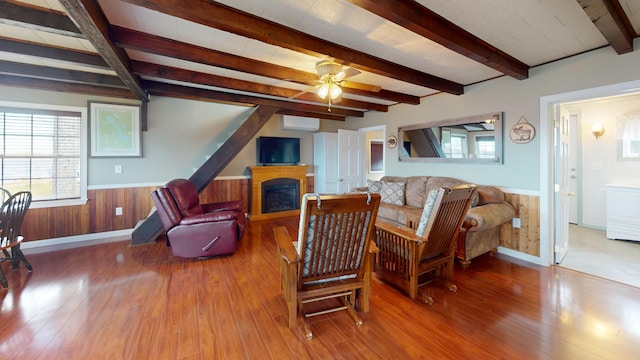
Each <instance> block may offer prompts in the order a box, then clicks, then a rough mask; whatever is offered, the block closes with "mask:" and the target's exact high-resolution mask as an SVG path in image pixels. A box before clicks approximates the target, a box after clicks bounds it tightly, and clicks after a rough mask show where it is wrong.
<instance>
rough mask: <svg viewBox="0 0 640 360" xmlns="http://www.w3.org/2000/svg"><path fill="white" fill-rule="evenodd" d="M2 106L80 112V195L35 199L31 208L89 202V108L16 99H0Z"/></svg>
mask: <svg viewBox="0 0 640 360" xmlns="http://www.w3.org/2000/svg"><path fill="white" fill-rule="evenodd" d="M0 106H2V107H14V108H23V109H27V110H28V109H34V110H54V111H69V112H77V113H80V197H79V198H76V199H63V200H41V201H37V200H34V201H32V202H31V206H30V208H35V209H37V208H48V207H58V206H71V205H84V204H86V203H87V181H88V180H87V167H88V159H87V136H88V131H87V108H86V107H80V106H66V105H52V104H38V103H26V102H16V101H2V100H0Z"/></svg>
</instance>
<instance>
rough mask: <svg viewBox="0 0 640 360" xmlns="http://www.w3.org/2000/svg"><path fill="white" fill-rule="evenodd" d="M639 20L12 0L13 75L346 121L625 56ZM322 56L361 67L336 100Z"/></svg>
mask: <svg viewBox="0 0 640 360" xmlns="http://www.w3.org/2000/svg"><path fill="white" fill-rule="evenodd" d="M639 32H640V1H638V0H484V1H468V0H448V1H441V0H418V1H410V0H389V1H367V0H351V1H348V0H223V1H204V0H97V1H96V0H59V1H58V0H28V1H2V2H0V34H1V35H0V84H4V85H9V86H15V87H25V88H35V89H47V90H53V91H63V92H71V93H82V94H90V95H105V96H112V97H119V98H130V99H139V100H140V101H142V103H146V102H148V101H149V99H150V96H154V95H161V96H170V97H178V98H186V99H197V100H203V101H214V102H224V103H234V104H245V105H249V106H251V105H267V106H270V107H274V108H277V109H279V110H278V113H281V114H290V115H299V116H308V117H319V118H323V119H332V120H344V118H345V117H346V116H354V117H362V116H364V113H365V112H367V111H381V112H385V111H388V107H389V106H392V105H395V104H398V103H406V104H414V105H415V104H419V103H420V99H421V98H422V97H425V96H429V95H433V94H436V93H440V92H444V93H449V94H451V96H458V95H460V94H463V93H464V92H465V87H466V86H467V85H470V84H475V83H478V82H482V81H486V80H489V79H493V78H496V77H500V76H508V77H511V78H513V79H515V80H516V81H523V80H525V79H527V78H528V77H529V76H531V75H530V73H531V68H533V67H535V66H538V65H541V64H546V63H549V62H553V61H556V60H559V59H563V58H567V57H570V56H573V55H576V54H581V53H584V52H587V51H591V50H594V49H598V48H602V47H611V51H615V52H616V53H618V54H621V55H622V54H624V53H627V52H630V51H633V39H634V38H636V37H638V33H639ZM322 60H332V61H335V62H337V63H340V64H342V65H343V66H345V67H348V68H353V69H356V70H358V71H359V74H357V75H355V76H352V77H349V78H348V79H347V82H345V83H344V84H343V90H344V91H343V94H342V96H341V98H340V99H339V102H338V103H337V104H333V106H332V107H331V110H330V111H329V107H328V104H327V101H326V100H321V99H320V98H319V97H318V96H317V95H316V94H315V88H311V86H313V85H315V84H317V80H318V76H317V74H316V64H317V63H318V62H320V61H322ZM307 90H309V91H308V92H305V91H307ZM301 93H302V94H301Z"/></svg>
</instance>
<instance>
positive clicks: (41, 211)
mask: <svg viewBox="0 0 640 360" xmlns="http://www.w3.org/2000/svg"><path fill="white" fill-rule="evenodd" d="M313 184H314V183H313V176H308V177H307V192H313V186H314V185H313ZM156 188H157V186H140V187H126V188H111V189H97V190H89V191H88V194H87V197H88V201H87V203H86V204H84V205H75V206H60V207H49V208H38V209H36V208H31V209H29V211H28V212H27V216H26V217H25V219H24V223H23V224H22V235H23V236H24V238H25V240H24V241H37V240H46V239H53V238H59V237H66V236H76V235H86V234H93V233H101V232H108V231H117V230H126V229H132V228H134V227H135V226H136V224H137V223H138V221H140V220H142V219H146V218H147V216H149V213H150V212H151V209H152V208H153V206H154V205H153V201H152V200H151V196H150V195H149V194H150V193H151V191H153V190H155V189H156ZM228 200H241V201H242V206H243V211H244V212H245V213H246V212H249V179H248V178H247V177H244V176H238V177H223V178H219V179H215V180H213V181H212V182H211V183H210V184H209V186H207V188H206V189H205V190H204V191H203V192H202V193H200V201H201V202H203V203H208V202H220V201H228ZM116 207H121V208H122V215H120V216H115V208H116Z"/></svg>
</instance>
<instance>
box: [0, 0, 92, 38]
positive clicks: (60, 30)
mask: <svg viewBox="0 0 640 360" xmlns="http://www.w3.org/2000/svg"><path fill="white" fill-rule="evenodd" d="M0 23H2V24H9V25H14V26H21V27H25V28H28V29H32V30H39V31H44V32H49V33H53V34H58V35H65V36H72V37H76V38H83V39H84V35H82V32H80V30H78V27H77V26H76V25H75V24H74V23H73V21H71V19H69V17H68V16H67V15H66V14H64V13H60V12H58V11H54V10H49V9H45V8H41V7H35V6H29V5H27V4H21V3H15V2H0Z"/></svg>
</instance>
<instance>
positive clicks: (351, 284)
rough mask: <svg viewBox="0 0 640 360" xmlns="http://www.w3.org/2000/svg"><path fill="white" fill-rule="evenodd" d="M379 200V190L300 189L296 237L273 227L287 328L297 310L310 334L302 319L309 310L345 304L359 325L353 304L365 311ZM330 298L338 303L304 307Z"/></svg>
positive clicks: (369, 285)
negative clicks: (336, 191) (315, 191)
mask: <svg viewBox="0 0 640 360" xmlns="http://www.w3.org/2000/svg"><path fill="white" fill-rule="evenodd" d="M379 205H380V195H379V194H372V193H365V194H343V195H317V194H305V195H304V196H303V198H302V205H301V210H300V225H299V230H298V241H297V243H293V242H292V239H291V237H290V236H289V233H288V231H287V229H286V228H285V227H283V226H279V227H276V228H275V229H274V235H275V238H276V242H277V246H278V256H277V259H278V263H279V266H280V280H281V282H280V287H281V290H282V291H283V292H284V297H285V301H286V303H287V308H288V313H289V328H294V327H295V326H296V321H297V315H298V313H299V314H300V315H301V317H302V319H303V321H304V327H305V333H306V336H307V339H308V340H311V339H312V337H313V334H312V332H311V328H310V326H309V323H308V321H307V318H309V317H311V316H315V315H321V314H326V313H330V312H334V311H339V310H347V311H348V312H349V314H350V315H351V317H352V318H353V319H354V321H355V322H356V325H357V326H362V320H361V319H360V317H359V316H358V314H357V313H356V311H355V310H354V307H357V308H358V309H359V310H361V311H363V312H368V311H369V294H370V292H371V272H372V260H373V259H372V258H371V256H372V255H371V253H372V252H374V251H375V244H373V232H374V223H375V219H376V215H377V213H378V206H379ZM335 299H338V300H339V303H340V306H338V307H334V308H328V309H327V308H323V310H318V311H315V312H307V311H305V308H304V305H305V304H309V303H311V302H317V301H322V303H317V304H314V305H318V306H319V305H322V306H325V307H326V306H327V305H328V304H327V303H328V302H331V301H333V302H334V303H335V302H336V300H335ZM325 300H326V301H325ZM310 306H311V305H310ZM316 307H317V306H316Z"/></svg>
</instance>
